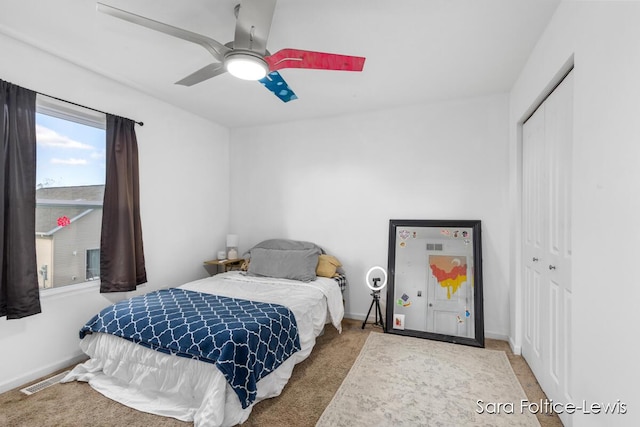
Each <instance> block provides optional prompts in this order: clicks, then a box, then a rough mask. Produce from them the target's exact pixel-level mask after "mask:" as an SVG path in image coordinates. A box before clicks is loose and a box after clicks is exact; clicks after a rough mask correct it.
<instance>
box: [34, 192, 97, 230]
mask: <svg viewBox="0 0 640 427" xmlns="http://www.w3.org/2000/svg"><path fill="white" fill-rule="evenodd" d="M103 198H104V185H84V186H74V187H45V188H39V189H37V190H36V205H37V206H38V209H36V234H39V235H51V234H53V233H55V232H56V231H58V230H59V229H61V228H62V227H59V226H58V218H60V217H62V216H66V217H67V218H69V219H70V220H71V222H73V221H76V220H78V219H80V218H82V217H83V216H85V215H87V214H88V213H90V212H91V211H93V209H94V208H95V205H96V204H99V205H102V200H103Z"/></svg>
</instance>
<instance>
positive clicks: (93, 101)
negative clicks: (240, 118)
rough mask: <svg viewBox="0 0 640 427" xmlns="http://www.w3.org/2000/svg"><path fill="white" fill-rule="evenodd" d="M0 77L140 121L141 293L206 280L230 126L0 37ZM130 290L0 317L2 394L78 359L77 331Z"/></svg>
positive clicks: (72, 296)
mask: <svg viewBox="0 0 640 427" xmlns="http://www.w3.org/2000/svg"><path fill="white" fill-rule="evenodd" d="M0 51H1V52H2V60H1V61H0V79H3V80H6V81H10V82H12V83H15V84H18V85H20V86H24V87H27V88H29V89H33V90H36V91H39V92H43V93H47V94H50V95H53V96H58V97H60V98H63V99H67V100H70V101H74V102H77V103H80V104H83V105H87V106H90V107H93V108H97V109H100V110H103V111H108V112H110V113H113V114H117V115H121V116H124V117H129V118H131V119H134V120H140V121H143V122H144V126H143V127H140V126H136V132H137V137H138V146H139V155H140V193H141V201H140V202H141V211H142V229H143V237H144V245H145V255H146V267H147V276H148V280H149V282H148V283H147V284H146V285H144V286H142V287H140V288H139V289H138V291H137V293H140V292H146V291H150V290H154V289H157V288H162V287H168V286H173V285H179V284H182V283H184V282H186V281H189V280H193V279H196V278H200V277H204V276H206V272H205V270H204V269H203V267H202V261H204V260H207V259H211V258H215V251H216V249H217V248H218V247H219V246H220V245H224V238H225V234H226V232H227V225H228V219H229V217H228V212H229V190H228V182H229V179H228V176H229V175H228V173H229V169H228V149H229V133H228V130H226V129H225V128H222V127H220V126H218V125H215V124H213V123H211V122H209V121H207V120H204V119H201V118H199V117H196V116H194V115H192V114H189V113H186V112H184V111H182V110H178V109H176V108H174V107H172V106H170V105H168V104H166V103H163V102H161V101H158V100H156V99H154V98H151V97H149V96H146V95H143V94H141V93H139V92H136V91H134V90H132V89H129V88H126V87H125V86H123V85H120V84H117V83H115V82H113V81H111V80H109V79H106V78H103V77H101V76H99V75H97V74H95V73H92V72H89V71H86V70H84V69H82V68H80V67H77V66H74V65H72V64H70V63H68V62H65V61H62V60H60V59H57V58H55V57H53V56H51V55H49V54H47V53H44V52H42V51H40V50H38V49H35V48H31V47H29V46H28V45H26V44H23V43H21V42H18V41H16V40H14V39H11V38H8V37H5V36H2V35H0ZM131 295H132V293H128V294H126V295H125V294H120V293H118V294H103V295H101V294H99V293H98V290H97V289H96V288H95V287H93V288H91V289H88V290H86V289H85V290H83V291H79V292H76V293H63V294H57V295H51V294H49V295H47V294H44V295H43V297H42V314H39V315H36V316H32V317H28V318H26V319H20V320H6V319H4V318H3V319H0V348H2V363H0V392H1V391H5V390H7V389H10V388H12V387H15V386H18V385H21V384H24V383H25V382H26V381H29V380H31V379H34V378H37V377H39V376H41V375H45V374H48V373H50V372H51V371H52V370H55V369H57V368H61V367H64V366H66V365H67V364H69V362H70V361H72V360H74V359H77V358H78V357H79V356H80V355H81V352H80V350H79V348H78V341H79V340H78V330H79V329H80V327H81V326H82V325H83V324H84V322H86V321H87V320H89V318H91V316H93V314H95V313H96V312H97V311H98V310H99V309H101V308H102V307H104V306H106V305H108V304H110V303H112V302H113V301H115V300H116V299H122V298H124V297H125V296H131Z"/></svg>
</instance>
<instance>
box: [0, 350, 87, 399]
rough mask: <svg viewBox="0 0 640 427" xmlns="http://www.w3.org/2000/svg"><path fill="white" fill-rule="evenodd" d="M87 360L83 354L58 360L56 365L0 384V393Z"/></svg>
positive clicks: (41, 368) (53, 364)
mask: <svg viewBox="0 0 640 427" xmlns="http://www.w3.org/2000/svg"><path fill="white" fill-rule="evenodd" d="M86 359H87V355H86V354H84V353H78V354H77V355H76V356H73V357H70V358H69V359H65V360H60V361H58V362H56V363H52V364H50V365H47V366H44V367H40V368H38V369H35V370H33V371H31V372H28V373H25V374H23V375H20V376H19V377H16V378H13V379H11V380H9V381H5V382H3V383H1V384H0V393H4V392H7V391H10V390H13V389H14V388H18V387H22V386H24V385H26V384H28V383H30V382H33V381H35V380H37V379H39V378H42V377H46V376H47V375H49V374H52V373H54V372H56V371H59V370H61V369H64V368H66V367H68V366H71V365H75V364H78V363H80V362H83V361H84V360H86Z"/></svg>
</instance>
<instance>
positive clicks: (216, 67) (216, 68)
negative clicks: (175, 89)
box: [176, 62, 227, 86]
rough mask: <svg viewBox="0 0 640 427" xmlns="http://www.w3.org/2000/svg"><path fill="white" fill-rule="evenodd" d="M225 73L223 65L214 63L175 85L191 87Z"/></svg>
mask: <svg viewBox="0 0 640 427" xmlns="http://www.w3.org/2000/svg"><path fill="white" fill-rule="evenodd" d="M226 71H227V70H225V68H224V65H222V64H221V63H218V62H216V63H213V64H209V65H206V66H204V67H202V68H200V69H199V70H198V71H196V72H195V73H193V74H189V75H188V76H187V77H185V78H184V79H182V80H180V81H177V82H176V84H177V85H182V86H193V85H194V84H196V83H200V82H203V81H205V80H208V79H210V78H212V77H215V76H219V75H220V74H223V73H226Z"/></svg>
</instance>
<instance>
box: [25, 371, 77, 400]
mask: <svg viewBox="0 0 640 427" xmlns="http://www.w3.org/2000/svg"><path fill="white" fill-rule="evenodd" d="M68 373H69V371H64V372H61V373H59V374H58V375H54V376H53V377H51V378H47V379H46V380H43V381H40V382H39V383H35V384H31V385H30V386H29V387H25V388H23V389H22V390H20V391H21V392H23V393H24V394H27V395H31V394H33V393H37V392H39V391H40V390H44V389H45V388H47V387H50V386H52V385H54V384H58V383H59V382H60V380H61V379H63V378H64V377H65V375H67V374H68Z"/></svg>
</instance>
